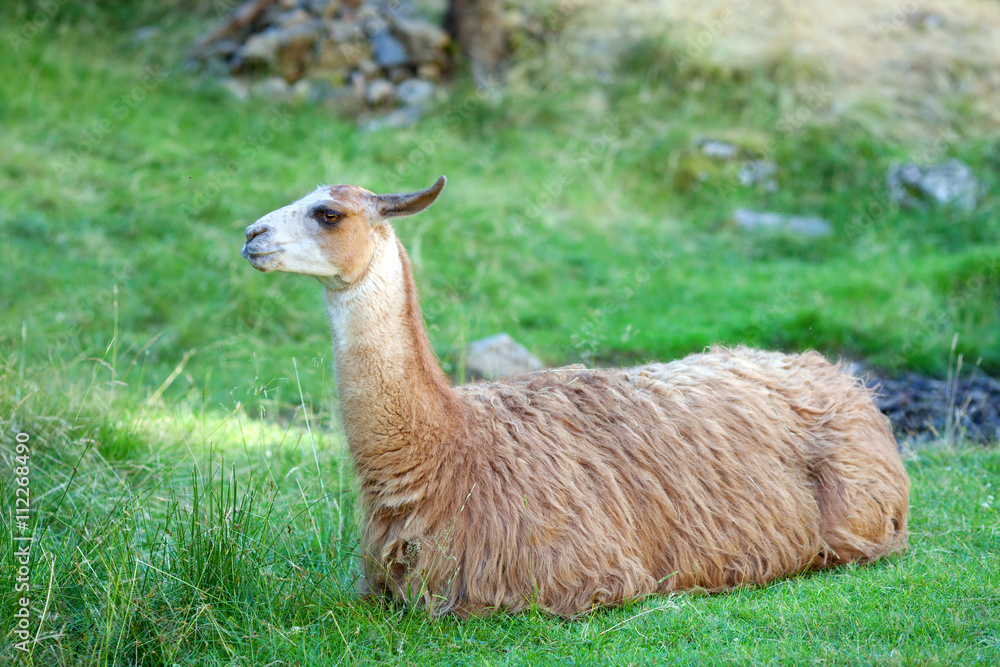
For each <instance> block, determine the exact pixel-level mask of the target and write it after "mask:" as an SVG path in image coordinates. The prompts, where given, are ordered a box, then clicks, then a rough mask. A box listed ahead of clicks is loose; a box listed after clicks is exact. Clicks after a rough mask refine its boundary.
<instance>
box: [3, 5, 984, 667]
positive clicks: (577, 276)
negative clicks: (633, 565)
mask: <svg viewBox="0 0 1000 667" xmlns="http://www.w3.org/2000/svg"><path fill="white" fill-rule="evenodd" d="M112 4H113V5H114V8H117V9H115V12H112V13H111V14H106V13H102V11H101V10H86V11H84V10H82V9H80V8H77V7H73V6H69V7H67V8H66V11H67V13H68V17H67V20H66V21H62V20H61V19H60V18H59V17H56V18H55V19H53V20H52V21H50V22H49V23H48V24H47V25H46V28H45V29H44V30H42V31H40V32H39V34H37V35H35V36H33V37H32V38H31V39H29V40H27V42H25V43H23V44H19V45H18V48H17V49H13V48H11V44H10V42H8V41H7V40H6V39H5V40H4V42H3V49H4V50H3V51H2V55H3V57H2V58H0V117H2V118H3V119H4V131H3V132H2V133H0V155H2V156H3V158H2V160H0V192H3V197H2V198H0V266H2V267H3V268H2V283H3V287H2V290H0V313H2V314H3V316H2V317H0V426H2V436H0V439H2V449H0V462H2V467H0V479H2V480H3V483H4V491H3V493H4V498H5V499H8V498H10V499H12V498H13V495H14V485H15V481H14V479H15V476H14V475H13V474H12V472H11V471H13V470H14V469H15V467H16V466H15V463H16V460H15V458H14V452H15V450H14V442H15V441H14V436H15V434H17V433H19V432H24V433H28V434H29V435H30V437H31V445H32V453H31V493H32V499H33V503H34V505H35V507H36V510H37V512H36V514H34V515H33V524H32V529H33V531H34V534H35V535H36V537H37V539H38V542H37V543H36V544H35V546H34V549H33V551H32V554H33V558H34V560H33V562H32V566H31V591H32V594H31V595H32V597H31V599H32V605H33V606H32V613H33V618H34V619H35V620H36V621H38V620H41V619H42V615H43V611H44V622H42V624H41V627H40V629H39V635H38V636H39V639H40V641H39V643H38V645H37V647H36V648H35V652H34V654H33V656H32V660H33V662H34V663H35V664H66V665H76V664H164V665H172V664H182V665H183V664H192V665H194V664H269V663H275V662H279V663H284V664H327V663H329V664H362V663H371V664H379V663H394V664H397V663H398V664H408V663H416V664H420V663H424V664H435V665H436V664H478V663H489V664H496V663H504V664H538V663H547V664H562V663H583V664H622V665H627V664H646V663H654V662H669V663H672V664H688V663H690V664H703V663H705V662H715V663H720V662H727V661H728V662H736V663H746V662H751V661H753V662H769V661H770V662H777V663H781V664H784V663H790V662H791V663H805V662H825V663H830V664H845V663H847V664H870V663H879V664H881V663H890V664H895V663H898V664H934V663H945V664H997V663H998V662H1000V641H998V634H997V630H996V628H998V627H1000V603H998V600H1000V590H998V586H1000V574H998V571H1000V559H998V540H1000V528H998V524H1000V516H998V509H997V508H998V503H997V502H996V500H993V499H991V498H990V496H991V495H993V496H996V495H997V494H996V489H997V487H998V486H1000V458H998V453H997V451H996V450H995V449H994V450H969V451H966V450H962V449H959V450H957V451H952V450H947V451H941V452H936V453H924V452H921V453H920V455H919V456H918V457H916V456H915V457H912V458H911V459H910V460H909V461H908V462H907V465H908V469H909V471H910V474H911V476H912V479H913V484H914V487H913V510H912V517H913V523H912V539H911V549H910V550H909V551H908V552H907V553H906V554H905V555H903V556H901V557H899V558H895V559H892V560H890V561H887V562H882V563H879V564H876V565H874V566H871V567H864V568H847V569H841V570H837V571H833V572H827V573H822V574H817V575H812V576H806V577H801V578H796V579H791V580H788V581H784V582H780V583H777V584H774V585H772V586H769V587H767V588H764V589H758V590H746V591H740V592H737V593H733V594H730V595H718V596H706V597H673V598H657V599H650V600H646V601H642V602H637V603H634V604H631V605H628V606H626V607H624V608H621V609H616V610H606V611H601V612H597V613H594V614H592V615H589V616H587V617H584V618H581V619H577V620H574V621H563V620H555V619H550V618H547V617H545V616H543V615H541V614H537V613H529V614H522V615H519V616H515V617H496V618H489V619H476V620H472V621H469V622H464V623H463V622H458V621H456V620H454V619H443V620H433V619H429V618H427V617H425V616H424V615H422V614H421V613H419V612H410V611H407V610H403V609H399V608H391V607H388V608H383V607H379V606H376V605H373V604H371V603H368V602H364V601H361V600H359V599H358V598H357V597H356V595H355V594H354V592H353V579H354V577H355V576H356V570H355V565H354V562H353V558H352V554H353V552H354V550H355V548H356V541H357V526H356V525H355V516H356V513H355V507H354V493H353V478H352V476H351V470H350V465H349V463H348V458H347V456H348V455H347V452H346V451H345V449H344V446H343V441H342V439H341V438H340V436H339V435H338V433H339V425H338V421H337V417H336V402H335V396H334V393H333V387H332V375H331V371H330V361H331V359H330V352H329V347H330V344H329V334H328V330H327V324H326V322H325V318H324V315H323V310H322V305H321V300H320V289H319V286H318V284H316V283H314V282H312V281H309V280H306V279H302V278H300V277H295V276H284V275H269V276H261V275H259V274H257V273H256V272H254V271H253V270H252V269H250V267H249V266H247V265H246V263H245V261H243V260H242V259H241V258H240V256H239V249H240V246H241V243H242V236H243V234H242V230H243V228H244V227H245V226H246V225H248V224H249V223H251V222H253V221H254V220H255V219H257V218H258V217H259V216H261V215H262V214H264V213H266V212H268V211H270V210H272V209H274V208H277V207H279V206H282V205H284V204H286V203H288V202H289V201H290V200H291V199H293V198H295V197H298V196H300V195H302V194H304V193H305V192H307V191H308V190H310V189H311V188H312V187H313V186H314V185H315V184H316V183H318V182H332V183H339V182H349V183H355V184H360V185H364V186H366V187H369V188H371V189H374V190H376V191H388V190H412V189H418V188H422V187H426V186H427V185H429V184H430V183H431V182H433V180H434V179H435V178H436V177H437V176H438V175H440V174H442V173H444V174H447V175H448V176H449V178H450V181H449V186H448V189H447V190H446V192H445V194H444V196H443V198H442V199H441V200H440V201H439V202H438V203H437V204H436V205H435V207H434V208H433V209H432V210H431V211H429V212H428V213H426V214H424V215H421V216H419V217H416V218H412V219H407V220H404V221H402V222H400V223H399V224H398V225H397V231H398V233H399V235H400V237H401V238H402V239H403V241H404V243H405V244H406V246H407V247H408V248H409V250H410V254H411V257H412V259H413V261H414V265H415V267H416V274H417V280H418V283H419V286H420V288H421V291H422V295H423V305H424V308H425V312H426V315H427V320H428V325H429V329H430V335H431V339H432V341H433V343H434V345H435V347H436V348H437V351H438V352H439V354H440V355H441V356H442V358H443V360H444V362H445V364H446V367H447V368H448V369H450V370H452V371H453V372H457V369H460V368H461V365H462V358H461V350H462V349H463V347H464V344H465V342H467V341H469V340H471V339H474V338H477V337H480V336H484V335H489V334H492V333H496V332H498V331H508V332H510V333H511V334H512V335H513V336H514V337H515V338H517V339H518V340H520V341H521V342H523V343H525V344H527V345H528V346H529V347H530V348H531V349H532V350H533V351H534V352H535V353H536V354H537V355H539V356H540V357H541V358H542V359H543V360H545V361H546V362H548V363H551V364H560V363H574V362H579V361H584V362H587V363H631V362H638V361H646V360H651V359H654V358H659V359H670V358H674V357H677V356H680V355H683V354H687V353H690V352H694V351H698V350H700V349H701V348H703V347H704V346H706V345H708V344H711V343H715V342H724V343H739V342H743V343H748V344H751V345H760V346H766V347H775V348H782V349H787V350H801V349H803V348H806V347H814V348H817V349H820V350H821V351H823V352H826V353H828V354H831V355H839V354H844V355H848V356H850V357H852V358H860V359H864V360H866V361H869V362H871V363H873V364H875V365H880V366H883V367H885V368H886V369H889V370H904V369H914V370H922V371H928V372H934V373H943V372H944V371H945V369H946V367H947V365H948V363H949V353H950V351H951V345H952V341H953V339H954V337H955V335H956V334H958V348H957V351H958V352H959V353H961V354H962V355H963V356H964V359H965V363H966V366H968V365H970V364H975V363H979V365H980V366H981V367H982V368H983V369H985V370H987V371H989V372H992V373H998V372H1000V287H998V285H1000V280H998V276H1000V222H998V216H997V214H996V210H997V196H996V186H997V179H998V174H1000V144H998V143H997V142H996V140H995V138H993V139H990V138H986V139H984V138H982V136H983V135H980V134H977V133H976V132H975V131H973V130H972V128H969V129H968V131H967V132H965V133H963V134H959V135H956V137H955V138H954V139H953V140H951V141H950V142H949V143H948V144H946V145H945V146H944V154H946V155H948V156H955V157H959V158H961V159H963V160H965V161H966V162H967V163H968V164H970V165H971V166H972V167H973V169H974V170H975V171H976V172H977V174H978V175H979V176H980V177H981V179H982V180H983V182H984V195H983V197H982V199H981V202H980V205H979V206H978V207H977V208H976V209H975V210H974V211H971V212H968V213H956V212H950V211H945V210H936V211H927V212H922V213H914V212H906V211H899V210H896V209H893V208H892V207H884V206H883V208H882V209H881V210H880V209H879V208H878V207H879V205H880V202H882V201H883V197H884V193H883V192H882V183H883V179H884V174H885V169H886V167H887V166H888V165H889V164H890V163H891V162H893V161H895V160H902V159H907V158H911V157H916V156H918V155H920V154H922V152H923V148H922V146H921V143H920V142H919V141H907V142H904V141H899V140H893V139H891V138H888V137H891V136H892V135H891V133H884V132H872V131H871V130H870V127H869V126H868V125H866V124H865V123H863V122H861V121H860V120H858V119H851V118H847V117H836V116H834V115H832V114H830V113H827V112H828V111H829V109H828V106H829V105H827V104H820V105H818V106H816V107H815V109H814V110H813V111H814V113H811V114H810V118H809V120H808V121H807V122H804V123H798V122H797V121H796V122H795V123H790V122H789V119H793V120H794V119H796V118H798V116H796V115H795V114H796V112H797V111H798V110H799V109H800V108H801V105H802V104H806V103H808V97H799V96H797V95H795V94H791V93H789V90H788V89H786V87H784V86H783V85H782V83H781V82H780V80H778V81H777V82H776V79H775V73H774V72H766V71H739V72H724V71H718V70H713V69H703V70H701V69H698V68H697V67H693V68H692V67H691V66H685V67H684V68H678V67H677V66H676V64H675V63H674V59H673V58H672V55H671V52H670V50H669V48H668V47H665V46H663V45H662V44H659V43H656V42H642V43H639V44H637V45H636V47H635V48H634V49H632V50H631V51H629V53H628V54H627V57H626V58H625V59H624V60H623V61H622V63H620V64H619V65H618V66H617V69H615V70H614V71H613V72H612V74H613V76H612V77H611V78H610V82H609V83H597V82H594V81H589V80H587V81H567V80H566V79H564V77H562V76H561V75H560V73H559V72H546V71H544V70H541V71H539V72H536V73H535V75H533V76H534V78H533V79H532V80H533V83H532V88H531V89H530V90H529V89H527V88H526V87H525V86H523V85H519V84H514V85H512V86H510V87H508V88H506V89H504V90H503V91H502V95H498V96H496V97H484V96H482V95H480V94H478V93H476V92H475V91H473V90H471V89H469V88H466V87H464V84H462V83H461V82H459V83H457V84H456V85H455V88H454V90H453V93H452V100H451V101H450V102H446V103H444V104H443V105H442V106H441V107H440V108H439V109H437V110H436V112H435V113H432V114H429V115H428V116H427V117H425V118H424V119H423V120H421V122H420V123H419V124H418V125H417V126H416V127H414V128H409V129H403V130H390V131H381V132H373V133H362V132H359V131H357V129H356V127H355V126H354V124H352V123H350V122H347V121H344V120H341V119H338V118H337V117H336V116H335V115H333V114H332V113H331V112H330V111H329V110H327V109H324V108H321V107H318V106H310V105H289V106H281V105H273V104H268V103H265V102H260V101H256V102H253V103H240V102H237V101H234V100H233V99H231V98H230V97H229V96H228V95H227V94H225V93H223V92H221V91H219V90H217V89H215V88H214V87H213V86H212V85H210V84H208V83H206V82H204V81H202V80H201V79H199V78H198V77H197V76H196V75H193V74H191V73H188V72H186V71H184V70H183V68H181V67H180V66H178V64H177V63H178V60H179V57H178V56H177V55H176V54H179V53H181V52H182V51H183V48H184V47H185V46H186V45H187V44H189V43H190V42H191V40H192V39H193V38H194V36H195V35H196V34H197V33H198V31H199V30H200V29H201V28H202V27H204V23H202V22H200V21H201V20H200V19H198V18H197V17H195V18H191V17H190V16H187V15H185V14H184V12H176V13H175V15H173V16H171V18H170V19H169V20H166V21H164V23H163V25H164V30H163V32H162V33H161V34H160V35H158V36H156V37H154V38H153V39H152V40H151V41H149V42H146V43H143V44H140V45H135V44H132V43H131V41H130V36H129V34H128V33H127V32H122V33H120V34H118V33H115V34H113V35H112V36H111V38H110V39H108V34H107V33H108V32H110V31H112V29H117V28H119V27H122V26H127V27H134V25H132V24H129V22H128V21H127V20H126V19H125V18H123V17H124V16H126V15H127V13H128V12H126V11H124V10H122V12H121V13H116V12H118V10H120V9H121V8H120V7H119V5H118V4H115V3H112ZM70 10H72V11H70ZM5 12H6V13H0V17H2V18H0V35H8V34H10V31H15V32H16V31H18V30H20V29H21V26H23V23H22V21H23V16H20V17H19V16H18V15H17V14H16V12H15V11H12V10H5ZM81 13H82V14H81ZM77 14H81V15H80V16H77ZM60 16H61V15H60ZM74 17H75V18H74ZM70 19H72V20H70ZM74 21H75V22H74ZM17 34H20V33H17ZM150 68H153V69H150ZM706 135H707V136H730V137H735V138H738V139H739V140H740V142H741V143H742V144H744V145H747V146H749V147H752V149H753V150H756V151H758V152H762V153H763V154H765V155H766V156H767V157H769V158H770V159H773V160H775V161H776V162H777V163H778V164H779V165H780V168H781V173H780V179H781V188H780V189H779V190H778V191H777V192H776V193H766V192H762V191H754V190H745V189H743V188H740V187H738V186H736V185H734V176H733V174H732V173H731V171H727V169H729V168H728V167H719V166H713V165H709V166H708V167H709V169H710V171H712V173H713V175H712V177H711V178H710V180H709V181H708V182H707V183H704V184H701V185H698V181H697V180H696V179H694V180H692V178H691V174H692V173H695V172H696V171H697V170H698V169H700V168H701V166H699V165H698V163H697V159H696V156H694V155H693V153H692V150H691V145H692V142H693V141H694V140H695V139H696V138H697V137H700V136H706ZM737 206H750V207H755V208H760V209H767V210H780V211H788V212H801V213H805V214H815V215H821V216H824V217H826V218H828V219H829V220H830V221H831V222H832V223H833V225H834V228H835V233H834V234H833V236H832V237H830V238H828V239H822V240H802V239H797V238H788V237H776V238H775V237H771V238H758V237H751V236H747V235H745V234H743V233H741V232H740V231H739V230H737V229H735V228H734V227H733V226H732V224H731V223H729V222H727V221H728V219H729V216H730V214H731V212H732V210H733V209H734V208H735V207H737ZM862 214H865V215H862ZM5 502H7V501H5ZM11 521H12V519H11V515H10V514H9V513H8V512H6V511H5V512H4V513H3V518H2V522H3V523H2V524H0V533H3V535H0V537H2V541H0V608H2V609H3V610H4V612H3V614H2V615H0V618H3V619H8V618H13V617H12V616H10V615H9V614H8V613H7V610H10V613H11V614H12V613H13V611H14V609H15V608H16V604H17V596H16V595H15V594H14V590H15V584H16V581H15V575H14V572H15V571H16V565H17V563H16V556H15V552H14V549H15V546H14V542H13V541H12V540H11V539H8V537H9V536H10V535H11V534H12V533H15V532H17V529H16V526H14V525H13V524H12V523H11ZM7 627H8V626H7V625H0V633H4V636H5V644H4V647H3V650H4V651H6V653H3V654H0V659H2V658H8V657H13V656H14V653H13V649H12V648H11V647H10V646H9V645H8V644H7V643H6V642H7V641H8V640H9V638H10V635H9V634H6V633H5V632H4V631H5V630H6V628H7ZM35 627H37V625H36V626H35Z"/></svg>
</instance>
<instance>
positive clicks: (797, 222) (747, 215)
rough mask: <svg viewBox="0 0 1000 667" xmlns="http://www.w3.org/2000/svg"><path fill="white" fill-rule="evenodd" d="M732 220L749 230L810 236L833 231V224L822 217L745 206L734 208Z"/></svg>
mask: <svg viewBox="0 0 1000 667" xmlns="http://www.w3.org/2000/svg"><path fill="white" fill-rule="evenodd" d="M733 221H734V222H735V223H736V224H737V225H739V226H740V227H742V228H743V229H745V230H747V231H749V232H753V231H758V230H762V231H772V232H788V233H792V234H797V235H799V236H810V237H820V236H829V235H830V234H832V233H833V226H832V225H831V224H830V223H829V222H827V221H826V220H824V219H823V218H810V217H805V216H797V215H782V214H781V213H769V212H763V211H751V210H749V209H746V208H738V209H736V210H735V211H734V212H733Z"/></svg>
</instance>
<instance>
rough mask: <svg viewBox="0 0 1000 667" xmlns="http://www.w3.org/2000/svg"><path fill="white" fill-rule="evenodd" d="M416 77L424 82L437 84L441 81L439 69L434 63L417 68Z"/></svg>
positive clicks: (423, 64)
mask: <svg viewBox="0 0 1000 667" xmlns="http://www.w3.org/2000/svg"><path fill="white" fill-rule="evenodd" d="M417 76H418V77H419V78H421V79H424V80H425V81H433V82H434V83H438V82H439V81H441V68H440V67H438V66H437V65H435V64H434V63H421V64H420V65H418V66H417Z"/></svg>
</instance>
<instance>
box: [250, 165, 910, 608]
mask: <svg viewBox="0 0 1000 667" xmlns="http://www.w3.org/2000/svg"><path fill="white" fill-rule="evenodd" d="M444 184H445V178H444V177H441V178H440V179H438V181H437V182H436V183H435V184H434V185H433V186H431V187H430V188H428V189H426V190H422V191H420V192H414V193H411V194H393V195H376V194H374V193H372V192H370V191H368V190H365V189H362V188H359V187H354V186H350V185H338V186H324V187H320V188H318V189H317V190H315V191H314V192H313V193H311V194H309V195H307V196H305V197H303V198H302V199H299V200H298V201H296V202H294V203H292V204H290V205H288V206H285V207H284V208H280V209H278V210H276V211H274V212H272V213H269V214H268V215H265V216H264V217H262V218H261V219H260V220H258V221H257V222H255V223H254V224H252V225H250V227H248V228H247V230H246V244H245V245H244V246H243V256H244V257H245V258H246V259H247V260H248V261H249V262H250V264H251V265H252V266H253V267H254V268H256V269H258V270H260V271H262V272H268V271H285V272H290V273H299V274H303V275H307V276H313V277H315V278H318V279H319V281H320V283H321V284H322V285H323V286H324V287H325V290H324V298H325V302H326V310H327V314H328V316H329V320H330V327H331V330H332V333H333V348H334V358H335V371H336V383H337V393H338V396H339V400H340V407H341V411H342V416H343V424H344V428H345V431H346V434H347V439H348V444H349V447H350V451H351V456H352V459H353V462H354V465H355V467H356V469H357V473H358V478H359V480H360V495H361V502H362V507H363V512H364V521H363V529H362V538H361V539H362V544H361V569H362V575H361V578H360V580H359V589H361V591H362V592H363V593H365V594H366V595H371V596H384V597H387V598H395V599H398V600H402V601H404V602H406V603H409V604H414V605H423V606H425V607H426V608H427V610H428V611H429V612H431V613H433V614H445V613H454V614H457V615H459V616H462V617H464V616H467V615H469V614H484V613H489V612H493V611H505V612H516V611H518V610H523V609H525V608H528V607H535V608H539V609H542V610H545V611H546V612H549V613H551V614H555V615H559V616H574V615H577V614H581V613H585V612H587V611H589V610H591V609H594V608H595V607H598V606H604V605H615V604H618V603H621V602H623V601H626V600H630V599H635V598H638V597H642V596H647V595H651V594H656V593H668V592H672V591H684V590H702V591H724V590H728V589H732V588H736V587H741V586H751V585H760V584H764V583H766V582H768V581H771V580H773V579H775V578H777V577H785V576H789V575H793V574H796V573H799V572H802V571H805V570H809V569H815V568H824V567H828V566H832V565H836V564H840V563H848V562H854V561H870V560H873V559H876V558H880V557H882V556H884V555H886V554H891V553H894V552H898V551H901V550H902V549H904V548H905V547H906V539H907V529H906V522H907V512H908V508H909V505H908V501H909V478H908V477H907V474H906V471H905V469H904V467H903V464H902V461H901V459H900V456H899V453H898V451H897V448H896V443H895V440H894V439H893V435H892V432H891V430H890V428H889V425H888V422H887V420H886V418H885V417H883V416H882V414H881V413H880V412H879V411H878V410H877V409H876V407H875V405H874V403H873V401H872V398H871V396H870V394H869V392H868V391H867V390H866V389H865V388H864V386H863V385H862V384H861V383H860V382H858V381H857V380H856V379H855V378H853V377H851V376H850V375H849V374H847V373H845V372H844V371H843V369H841V368H839V367H837V366H834V365H832V364H831V363H829V362H828V361H827V360H826V359H824V358H823V357H822V356H820V355H819V354H817V353H815V352H807V353H805V354H791V355H788V354H780V353H775V352H764V351H759V350H753V349H748V348H745V347H738V348H735V349H724V348H718V347H716V348H712V349H710V350H708V351H705V352H704V353H701V354H696V355H693V356H690V357H687V358H685V359H681V360H679V361H674V362H672V363H653V364H649V365H646V366H640V367H637V368H629V369H600V370H593V369H586V368H582V367H568V368H560V369H554V370H548V371H539V372H534V373H528V374H525V375H520V376H516V377H509V378H505V379H502V380H500V381H497V382H494V383H486V382H480V383H476V384H471V385H466V386H460V387H455V386H452V385H451V384H450V382H449V381H448V378H447V376H446V375H445V374H444V373H443V372H442V371H441V369H440V367H439V365H438V360H437V358H436V357H435V355H434V353H433V351H432V349H431V346H430V343H429V341H428V338H427V333H426V330H425V328H424V322H423V317H422V315H421V311H420V306H419V303H418V298H417V289H416V287H415V285H414V281H413V274H412V269H411V266H410V262H409V258H408V256H407V254H406V251H405V250H404V248H403V246H402V244H401V243H400V242H399V241H398V240H397V238H396V236H395V233H394V232H393V228H392V226H391V225H390V224H389V222H388V221H389V219H391V218H395V217H399V216H406V215H412V214H414V213H418V212H419V211H422V210H424V209H425V208H427V207H428V206H430V205H431V204H432V203H433V202H434V201H435V199H437V197H438V195H439V194H440V193H441V191H442V189H443V188H444Z"/></svg>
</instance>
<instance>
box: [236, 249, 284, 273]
mask: <svg viewBox="0 0 1000 667" xmlns="http://www.w3.org/2000/svg"><path fill="white" fill-rule="evenodd" d="M249 246H250V244H249V243H247V244H245V245H244V246H243V253H242V254H243V259H245V260H247V261H248V262H250V265H251V266H252V267H253V268H255V269H257V270H258V271H267V270H268V268H269V267H270V265H271V264H273V263H274V259H276V258H275V257H274V255H277V254H278V253H280V252H281V250H280V249H279V250H264V251H260V250H256V249H252V248H250V247H249Z"/></svg>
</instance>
